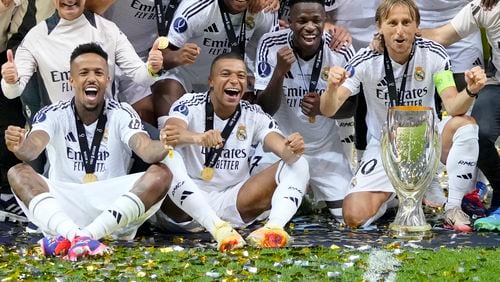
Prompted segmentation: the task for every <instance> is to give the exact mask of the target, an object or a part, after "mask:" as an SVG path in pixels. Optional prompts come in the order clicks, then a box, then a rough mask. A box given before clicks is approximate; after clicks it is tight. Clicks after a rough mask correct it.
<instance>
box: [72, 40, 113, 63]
mask: <svg viewBox="0 0 500 282" xmlns="http://www.w3.org/2000/svg"><path fill="white" fill-rule="evenodd" d="M88 53H94V54H97V55H99V56H101V57H102V58H103V59H104V60H105V61H106V62H107V61H108V54H107V53H106V51H104V49H102V47H101V45H99V44H97V43H96V42H90V43H85V44H80V45H78V46H77V47H76V48H75V49H74V50H73V52H72V53H71V57H70V60H69V63H70V64H71V63H73V61H74V60H75V59H76V57H78V56H80V55H83V54H88Z"/></svg>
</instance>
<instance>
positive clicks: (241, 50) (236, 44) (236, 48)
mask: <svg viewBox="0 0 500 282" xmlns="http://www.w3.org/2000/svg"><path fill="white" fill-rule="evenodd" d="M219 9H220V13H221V15H222V22H223V23H224V29H225V30H226V34H227V39H228V40H229V45H230V46H231V52H237V53H238V54H240V55H241V56H242V57H243V56H245V43H246V42H245V41H246V23H245V18H246V16H247V11H246V10H245V12H243V18H242V20H241V26H240V38H239V40H238V38H236V33H235V32H234V27H233V23H232V22H231V17H230V16H229V12H228V9H227V7H226V4H224V0H219Z"/></svg>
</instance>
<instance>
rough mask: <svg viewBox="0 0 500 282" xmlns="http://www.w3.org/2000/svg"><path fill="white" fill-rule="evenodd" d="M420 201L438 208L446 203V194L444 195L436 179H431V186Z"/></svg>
mask: <svg viewBox="0 0 500 282" xmlns="http://www.w3.org/2000/svg"><path fill="white" fill-rule="evenodd" d="M422 202H423V203H424V205H426V206H428V207H431V208H439V207H442V206H443V205H444V203H446V196H445V195H444V191H443V187H441V185H440V184H439V182H438V181H437V180H436V179H433V180H432V182H431V186H430V187H429V189H427V191H426V192H425V195H424V198H423V200H422Z"/></svg>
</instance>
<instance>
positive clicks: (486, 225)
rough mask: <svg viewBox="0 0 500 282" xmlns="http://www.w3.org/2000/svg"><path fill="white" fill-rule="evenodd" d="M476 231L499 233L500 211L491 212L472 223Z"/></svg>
mask: <svg viewBox="0 0 500 282" xmlns="http://www.w3.org/2000/svg"><path fill="white" fill-rule="evenodd" d="M474 229H476V230H490V231H494V230H498V231H500V209H497V210H495V211H493V212H492V213H491V214H490V215H489V216H487V217H483V218H480V219H478V220H476V221H475V222H474Z"/></svg>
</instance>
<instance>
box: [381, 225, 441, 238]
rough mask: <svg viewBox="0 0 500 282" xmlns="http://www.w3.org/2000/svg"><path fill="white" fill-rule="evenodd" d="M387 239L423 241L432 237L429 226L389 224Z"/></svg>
mask: <svg viewBox="0 0 500 282" xmlns="http://www.w3.org/2000/svg"><path fill="white" fill-rule="evenodd" d="M389 237H390V238H395V239H404V240H425V239H431V238H432V237H433V234H432V231H431V225H430V224H425V225H419V226H409V225H398V224H394V223H391V224H390V225H389Z"/></svg>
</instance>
